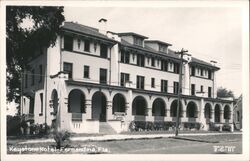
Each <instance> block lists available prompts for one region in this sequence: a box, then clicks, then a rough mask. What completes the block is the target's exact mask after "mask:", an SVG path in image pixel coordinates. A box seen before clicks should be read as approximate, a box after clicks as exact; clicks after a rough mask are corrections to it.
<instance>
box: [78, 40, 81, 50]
mask: <svg viewBox="0 0 250 161" xmlns="http://www.w3.org/2000/svg"><path fill="white" fill-rule="evenodd" d="M77 47H78V49H80V47H81V39H79V38H78V39H77Z"/></svg>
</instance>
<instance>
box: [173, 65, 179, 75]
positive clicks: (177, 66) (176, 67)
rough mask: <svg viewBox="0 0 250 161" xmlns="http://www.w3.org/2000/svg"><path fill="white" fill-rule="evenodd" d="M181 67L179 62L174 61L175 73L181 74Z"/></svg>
mask: <svg viewBox="0 0 250 161" xmlns="http://www.w3.org/2000/svg"><path fill="white" fill-rule="evenodd" d="M179 69H180V66H179V63H174V73H176V74H179V73H180V71H179Z"/></svg>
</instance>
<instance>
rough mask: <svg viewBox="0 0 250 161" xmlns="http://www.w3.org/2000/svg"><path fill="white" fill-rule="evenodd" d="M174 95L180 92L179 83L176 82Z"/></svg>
mask: <svg viewBox="0 0 250 161" xmlns="http://www.w3.org/2000/svg"><path fill="white" fill-rule="evenodd" d="M173 92H174V94H178V92H179V82H174V91H173Z"/></svg>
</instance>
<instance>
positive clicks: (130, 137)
mask: <svg viewBox="0 0 250 161" xmlns="http://www.w3.org/2000/svg"><path fill="white" fill-rule="evenodd" d="M234 134H242V133H241V132H233V133H187V134H179V135H178V136H202V135H203V136H208V135H209V136H212V135H234ZM174 136H175V135H174V134H144V135H122V134H116V135H103V136H87V137H86V136H84V137H83V136H82V137H80V136H79V137H71V138H70V140H71V141H116V140H135V139H157V138H169V137H174ZM45 142H54V139H31V140H27V141H23V142H19V143H18V144H29V143H45Z"/></svg>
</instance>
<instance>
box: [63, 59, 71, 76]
mask: <svg viewBox="0 0 250 161" xmlns="http://www.w3.org/2000/svg"><path fill="white" fill-rule="evenodd" d="M65 65H69V66H70V68H71V71H69V70H65ZM63 71H64V72H67V73H68V74H69V79H72V78H73V63H69V62H63Z"/></svg>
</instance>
